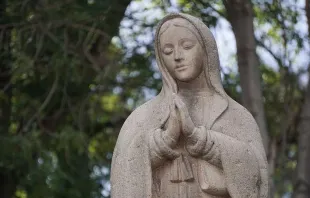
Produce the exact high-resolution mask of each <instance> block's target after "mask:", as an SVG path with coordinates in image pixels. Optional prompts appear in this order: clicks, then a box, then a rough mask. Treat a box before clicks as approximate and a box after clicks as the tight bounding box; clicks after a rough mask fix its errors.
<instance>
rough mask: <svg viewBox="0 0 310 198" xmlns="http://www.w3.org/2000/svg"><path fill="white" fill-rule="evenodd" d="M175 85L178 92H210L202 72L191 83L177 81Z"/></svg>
mask: <svg viewBox="0 0 310 198" xmlns="http://www.w3.org/2000/svg"><path fill="white" fill-rule="evenodd" d="M177 85H178V89H179V90H178V91H179V92H193V93H197V92H209V91H210V89H209V87H208V84H207V79H206V77H205V74H204V72H201V74H200V75H199V76H198V77H197V78H196V79H194V80H192V81H189V82H182V81H177Z"/></svg>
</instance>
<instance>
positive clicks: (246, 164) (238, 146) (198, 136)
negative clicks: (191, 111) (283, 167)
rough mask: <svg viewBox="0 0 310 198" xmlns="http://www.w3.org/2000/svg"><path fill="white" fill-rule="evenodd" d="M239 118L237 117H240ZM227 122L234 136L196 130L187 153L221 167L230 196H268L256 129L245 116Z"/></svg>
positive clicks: (200, 129)
mask: <svg viewBox="0 0 310 198" xmlns="http://www.w3.org/2000/svg"><path fill="white" fill-rule="evenodd" d="M240 117H241V116H240ZM242 117H243V119H238V121H239V122H238V121H237V122H236V123H231V125H228V126H229V127H227V128H225V129H224V130H231V133H228V132H227V133H225V134H236V135H235V137H231V136H229V135H225V134H224V133H221V132H216V131H214V130H207V129H206V128H205V127H197V128H195V130H194V131H193V133H192V134H191V136H189V137H188V141H187V150H188V152H189V153H190V154H191V155H192V156H194V157H199V158H201V159H204V160H206V161H208V162H209V163H211V164H213V165H215V166H217V167H219V168H222V169H223V172H224V174H225V177H226V182H227V188H228V190H229V193H230V195H231V196H232V197H238V198H239V197H261V198H263V197H264V198H265V197H267V196H268V172H267V163H266V157H265V152H264V148H263V146H262V140H261V136H260V133H259V129H258V127H257V124H256V122H255V120H254V118H253V117H252V116H251V115H250V114H249V115H246V116H242Z"/></svg>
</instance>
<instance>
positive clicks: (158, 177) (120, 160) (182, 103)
mask: <svg viewBox="0 0 310 198" xmlns="http://www.w3.org/2000/svg"><path fill="white" fill-rule="evenodd" d="M155 50H156V59H157V64H158V67H159V69H160V72H161V74H162V79H163V87H162V89H161V92H160V93H159V94H158V95H157V96H156V97H155V98H154V99H152V100H150V101H148V102H146V103H145V104H143V105H142V106H140V107H138V108H137V109H136V110H134V111H133V112H132V114H131V115H130V116H129V117H128V118H127V120H126V121H125V123H124V125H123V127H122V129H121V131H120V134H119V136H118V140H117V143H116V147H115V150H114V153H113V159H112V170H111V195H112V198H221V197H223V198H224V197H225V198H230V197H231V198H254V197H255V198H265V197H268V173H267V162H266V155H265V151H264V148H263V144H262V139H261V136H260V132H259V128H258V126H257V124H256V122H255V120H254V119H253V117H252V115H251V114H250V113H249V112H248V111H247V110H246V109H245V108H244V107H243V106H241V105H240V104H238V103H237V102H236V101H234V100H233V99H232V98H230V97H229V96H228V95H227V94H226V93H225V91H224V89H223V86H222V83H221V78H220V71H219V58H218V51H217V47H216V42H215V39H214V37H213V35H212V34H211V32H210V30H209V29H208V27H207V26H206V25H205V24H204V23H203V22H202V21H200V20H199V19H197V18H195V17H193V16H190V15H186V14H170V15H167V16H166V17H164V18H163V19H162V20H161V22H160V23H159V24H158V26H157V31H156V35H155Z"/></svg>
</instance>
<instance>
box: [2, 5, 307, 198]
mask: <svg viewBox="0 0 310 198" xmlns="http://www.w3.org/2000/svg"><path fill="white" fill-rule="evenodd" d="M170 12H184V13H189V14H192V15H194V16H196V17H199V18H201V20H203V21H204V23H205V24H206V25H207V26H208V27H209V28H210V29H211V31H212V33H213V34H214V36H215V38H216V41H217V44H218V48H219V55H220V61H221V65H220V66H221V77H222V80H223V85H224V88H225V90H226V92H227V93H228V94H229V95H230V96H231V97H232V98H234V99H235V100H236V101H238V102H239V103H241V104H242V105H244V106H245V107H246V108H247V109H248V110H249V111H250V112H251V113H252V114H253V116H254V117H255V119H256V121H257V123H258V124H259V127H260V129H261V134H262V137H263V142H264V145H265V149H266V153H267V156H268V163H269V172H270V187H271V196H270V197H285V198H288V197H295V198H306V197H310V194H309V193H310V84H308V79H309V63H310V60H309V53H310V49H309V33H310V32H309V31H310V28H309V27H310V26H309V23H310V6H309V0H252V1H250V0H220V1H219V0H132V1H131V0H62V1H60V0H53V1H52V0H0V145H1V147H0V197H1V198H13V197H14V198H41V197H42V198H43V197H44V198H99V197H100V198H101V197H110V195H109V192H110V183H109V174H110V163H111V158H112V154H113V149H114V145H115V142H116V139H117V136H118V133H119V131H120V128H121V126H122V124H123V123H124V121H125V119H126V118H127V117H128V115H129V114H130V113H131V112H132V111H133V110H134V109H135V108H136V107H137V106H139V105H141V104H143V103H144V102H145V101H147V100H149V99H151V98H152V97H154V96H155V95H156V94H157V93H158V91H159V90H160V88H161V83H162V82H161V76H160V73H159V72H158V69H157V66H156V61H155V55H154V45H153V40H154V32H155V27H156V24H157V22H158V21H159V20H160V19H161V18H162V17H163V16H164V15H165V14H167V13H170Z"/></svg>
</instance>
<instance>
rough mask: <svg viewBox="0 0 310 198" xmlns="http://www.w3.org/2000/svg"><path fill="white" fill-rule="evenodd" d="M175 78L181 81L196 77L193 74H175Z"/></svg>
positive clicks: (188, 80)
mask: <svg viewBox="0 0 310 198" xmlns="http://www.w3.org/2000/svg"><path fill="white" fill-rule="evenodd" d="M176 78H177V79H178V80H179V81H181V82H191V81H193V80H195V79H196V78H197V77H196V76H193V75H188V74H187V75H176Z"/></svg>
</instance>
